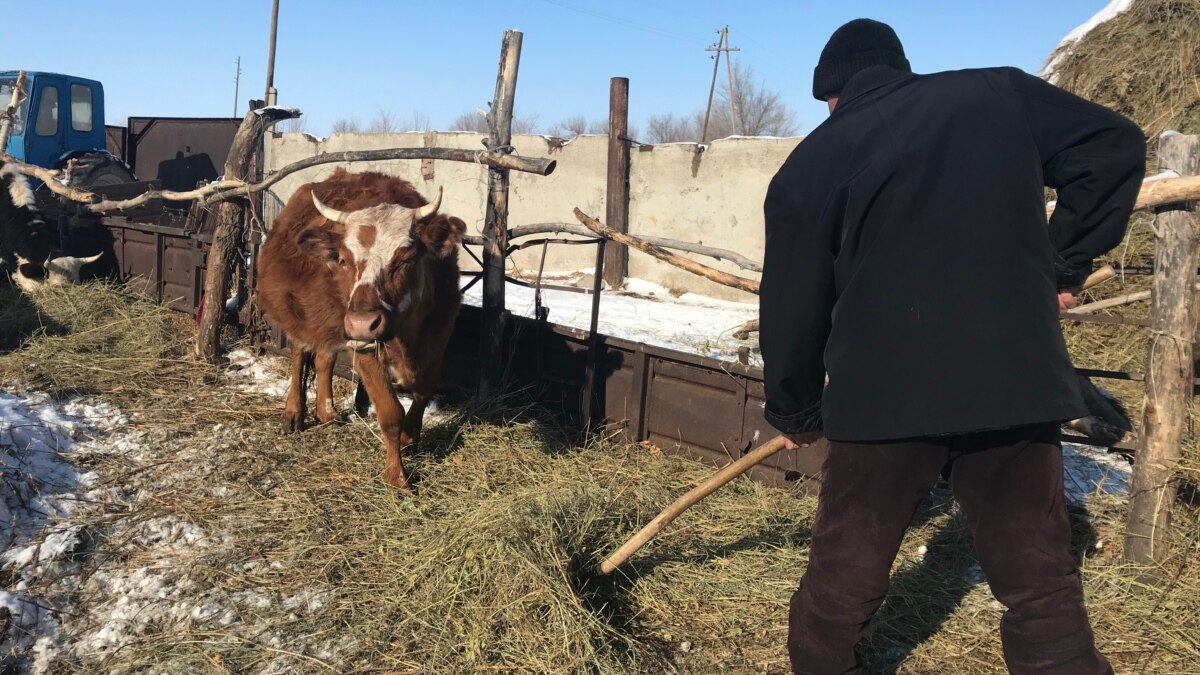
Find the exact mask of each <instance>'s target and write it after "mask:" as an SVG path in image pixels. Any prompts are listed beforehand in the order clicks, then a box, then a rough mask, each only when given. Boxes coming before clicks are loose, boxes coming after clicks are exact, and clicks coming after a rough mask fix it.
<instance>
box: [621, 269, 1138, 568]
mask: <svg viewBox="0 0 1200 675" xmlns="http://www.w3.org/2000/svg"><path fill="white" fill-rule="evenodd" d="M1115 276H1117V273H1116V270H1114V269H1113V267H1112V265H1105V266H1104V267H1101V268H1100V269H1098V270H1096V271H1095V272H1092V273H1091V274H1090V275H1089V276H1088V278H1087V279H1086V280H1085V281H1084V282H1083V285H1082V287H1081V289H1080V290H1087V289H1089V288H1093V287H1095V286H1098V285H1099V284H1102V283H1104V282H1105V281H1108V280H1109V279H1112V278H1113V277H1115ZM785 447H787V446H786V444H785V441H784V438H783V437H782V436H779V437H776V438H774V439H772V440H770V441H768V442H767V443H765V444H763V445H760V446H758V447H757V448H755V449H753V450H751V451H750V452H748V453H746V454H745V455H743V456H742V458H741V459H739V460H737V461H736V462H733V463H732V464H730V465H728V466H726V467H725V468H723V469H721V470H720V471H718V472H717V473H716V474H714V475H713V476H712V477H711V478H709V479H707V480H705V481H704V482H703V483H701V484H699V485H697V486H696V487H694V488H692V489H691V490H689V491H688V492H687V494H685V495H683V496H682V497H680V498H679V499H676V500H675V502H674V503H673V504H671V505H670V506H668V507H667V508H665V509H663V511H662V513H660V514H658V515H657V516H655V518H654V520H652V521H650V522H649V523H648V524H647V525H646V526H645V527H643V528H642V529H641V530H639V531H638V533H637V534H635V535H633V536H632V537H630V538H629V540H628V541H626V542H625V543H624V544H622V545H621V548H618V549H617V550H616V551H615V552H613V554H612V555H610V556H608V558H606V559H605V560H604V562H602V563H600V573H601V574H612V572H613V570H615V569H617V567H619V566H620V565H621V563H623V562H625V561H626V560H628V559H629V557H630V556H632V555H633V554H634V553H636V552H637V551H638V549H640V548H642V547H643V546H645V545H646V544H647V543H648V542H649V541H650V540H651V539H653V538H654V537H655V536H656V535H658V533H659V532H662V529H663V528H664V527H666V526H667V525H669V524H670V523H671V521H673V520H675V519H676V518H678V517H679V515H680V514H682V513H683V512H684V511H686V510H688V509H690V508H691V507H693V506H695V505H696V503H697V502H699V501H700V500H701V499H704V498H705V497H707V496H709V495H710V494H712V493H714V492H716V491H717V490H718V489H720V488H721V486H723V485H725V484H726V483H728V482H729V481H731V480H733V479H734V478H737V477H738V476H740V475H742V474H743V473H745V472H747V471H749V470H750V467H752V466H755V465H756V464H760V463H761V462H762V461H763V460H765V459H766V458H768V457H770V456H771V455H774V454H775V453H777V452H779V451H780V450H783V449H784V448H785Z"/></svg>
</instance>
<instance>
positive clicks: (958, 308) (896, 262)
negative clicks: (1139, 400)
mask: <svg viewBox="0 0 1200 675" xmlns="http://www.w3.org/2000/svg"><path fill="white" fill-rule="evenodd" d="M1144 163H1145V140H1144V138H1143V136H1142V133H1141V131H1140V130H1139V129H1138V128H1137V126H1135V125H1134V124H1133V123H1132V122H1130V121H1129V120H1127V119H1126V118H1124V117H1122V116H1121V115H1118V114H1116V113H1114V112H1112V111H1110V110H1108V109H1106V108H1104V107H1101V106H1099V105H1096V104H1093V103H1090V102H1088V101H1085V100H1084V99H1081V98H1079V97H1076V96H1074V95H1072V94H1070V93H1067V92H1065V91H1063V90H1061V89H1059V88H1057V87H1055V86H1053V85H1051V84H1048V83H1046V82H1044V81H1042V80H1040V79H1038V78H1036V77H1033V76H1031V75H1028V74H1026V73H1023V72H1022V71H1020V70H1017V69H1014V68H994V69H985V70H965V71H955V72H945V73H937V74H932V75H913V74H911V73H905V72H901V71H897V70H894V69H891V68H887V67H882V66H879V67H873V68H868V69H866V70H863V71H861V72H859V73H858V74H856V75H855V76H854V77H853V78H851V80H850V81H849V82H848V83H847V84H846V87H845V89H844V90H843V92H842V95H841V97H840V100H839V102H838V105H837V107H836V109H835V110H834V112H833V113H832V114H831V115H830V117H829V118H828V119H827V120H826V121H825V122H824V123H823V124H821V126H820V127H818V128H817V129H815V130H814V131H813V132H812V134H810V135H809V136H808V137H807V138H805V139H804V140H803V141H802V142H801V143H800V144H799V145H798V146H797V147H796V150H795V151H794V152H793V153H792V154H791V156H790V157H789V158H788V159H787V161H786V162H785V163H784V165H783V167H782V168H780V170H779V172H778V173H777V174H776V175H775V177H774V179H773V180H772V181H771V185H770V188H769V190H768V192H767V198H766V203H765V215H766V256H765V261H764V265H763V277H762V286H761V290H760V315H761V316H760V318H761V322H762V324H761V330H762V332H761V343H762V354H763V360H764V373H765V377H766V398H767V403H766V417H767V420H768V421H769V422H770V423H771V424H772V425H773V426H775V427H776V428H778V429H779V430H781V431H783V432H786V433H797V432H802V431H815V430H820V429H824V432H825V435H826V436H827V437H828V438H830V439H832V440H840V441H875V440H886V439H900V438H911V437H918V436H926V435H941V434H953V433H960V432H969V431H977V430H983V429H993V428H1003V427H1010V426H1016V425H1021V424H1031V423H1036V422H1049V421H1060V420H1067V419H1073V418H1076V417H1080V416H1083V415H1084V414H1086V412H1087V409H1086V408H1085V406H1084V404H1083V401H1082V398H1081V395H1080V391H1079V388H1078V383H1077V379H1076V377H1075V374H1074V371H1073V369H1072V365H1071V362H1070V359H1069V358H1068V356H1067V349H1066V345H1065V342H1064V340H1063V337H1062V332H1061V328H1060V326H1059V319H1058V302H1057V294H1058V291H1059V289H1066V288H1072V287H1077V286H1078V285H1079V284H1080V283H1081V282H1082V281H1083V279H1084V278H1085V277H1086V276H1087V275H1088V274H1089V273H1090V272H1091V270H1092V263H1093V260H1094V259H1095V258H1096V257H1098V256H1100V255H1102V254H1104V253H1106V252H1108V251H1109V250H1111V249H1112V248H1113V247H1115V246H1116V245H1117V244H1118V243H1119V242H1120V241H1121V239H1122V238H1123V236H1124V234H1125V230H1126V227H1127V226H1128V221H1129V215H1130V213H1131V211H1132V208H1133V203H1134V200H1135V198H1136V196H1137V192H1138V189H1139V185H1140V182H1141V180H1142V177H1143V173H1144ZM1043 186H1050V187H1053V188H1056V189H1057V190H1058V206H1057V208H1056V210H1055V212H1054V215H1053V216H1052V217H1051V218H1050V222H1049V224H1048V225H1047V222H1046V213H1045V202H1044V190H1043ZM826 374H828V385H827V386H826V384H825V378H826Z"/></svg>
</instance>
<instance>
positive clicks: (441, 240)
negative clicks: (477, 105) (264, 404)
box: [257, 168, 466, 488]
mask: <svg viewBox="0 0 1200 675" xmlns="http://www.w3.org/2000/svg"><path fill="white" fill-rule="evenodd" d="M440 202H441V191H440V190H439V192H438V196H437V198H436V199H434V201H433V202H432V203H427V202H426V200H425V199H424V198H423V197H422V196H421V195H420V193H418V192H417V190H416V188H414V187H413V186H412V185H411V184H410V183H408V182H406V181H404V180H401V179H399V178H395V177H393V176H388V175H385V174H381V173H349V172H347V171H345V170H344V169H342V168H338V169H337V170H336V171H335V172H334V173H333V175H331V176H330V177H329V178H327V179H326V180H324V181H321V182H319V183H309V184H306V185H303V186H301V187H300V188H299V189H298V190H296V192H295V194H293V195H292V197H291V199H290V200H289V201H288V203H287V205H286V206H285V207H284V208H283V210H282V211H280V213H279V216H278V217H277V218H276V219H275V223H274V225H273V226H272V229H271V232H270V234H269V235H268V236H267V240H266V242H265V243H264V244H263V248H262V251H261V254H260V257H259V260H258V270H259V277H258V284H257V288H258V295H259V298H260V300H261V304H262V308H263V312H264V313H265V314H266V316H267V318H269V319H270V320H272V321H273V322H275V324H276V325H278V326H279V328H280V329H281V330H283V332H284V333H286V334H287V336H288V340H289V341H290V342H291V343H292V378H291V388H290V390H289V391H288V397H287V404H286V406H285V409H284V414H283V428H284V430H285V431H299V430H300V429H301V427H302V425H303V422H304V411H305V404H306V398H307V395H306V392H305V389H304V383H305V371H306V370H307V368H308V365H309V364H310V363H311V362H312V360H313V359H314V357H315V361H316V369H317V378H316V379H317V419H319V420H320V421H321V422H322V423H327V422H332V421H335V420H337V419H339V414H338V412H337V411H336V410H334V407H333V364H334V360H335V359H336V357H337V354H338V352H340V351H347V350H348V351H351V352H353V355H354V357H353V363H354V368H355V370H356V371H357V372H358V374H359V376H360V378H361V382H362V385H363V386H364V387H365V389H366V391H367V394H368V395H369V396H370V399H371V403H372V404H373V405H374V406H375V412H376V414H377V416H378V418H379V427H380V430H381V431H382V432H383V436H384V439H385V441H386V443H387V466H386V470H385V473H384V480H385V481H386V482H387V483H388V484H390V485H393V486H395V487H398V488H405V487H407V486H408V478H407V476H406V475H405V471H404V465H403V462H402V460H401V453H402V452H403V450H404V449H405V448H406V447H408V446H410V445H415V444H416V443H417V441H418V440H419V438H420V433H421V419H422V417H423V415H424V412H425V406H426V404H427V403H428V402H429V399H430V397H431V396H432V395H433V393H434V391H435V389H436V388H437V386H438V383H439V381H440V379H441V367H442V355H443V353H444V351H445V348H446V343H447V341H448V340H449V337H450V332H451V330H452V329H453V327H454V320H455V317H456V316H457V315H458V309H459V305H460V303H461V297H462V294H461V292H460V291H459V287H458V281H459V275H458V245H459V243H460V242H461V240H462V236H463V233H464V232H465V231H466V225H465V224H464V223H463V221H462V220H460V219H458V218H454V217H450V216H446V215H444V214H439V213H438V212H437V210H438V206H439V205H440ZM393 381H395V382H398V383H399V384H400V385H402V386H404V387H406V388H407V389H409V390H410V391H411V392H412V396H413V404H412V407H411V408H410V409H409V410H408V412H407V414H405V410H404V407H403V406H402V405H401V404H400V402H399V401H398V400H397V398H396V395H395V393H394V392H393V390H392V384H393Z"/></svg>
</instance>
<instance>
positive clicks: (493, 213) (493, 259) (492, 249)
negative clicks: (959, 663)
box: [479, 30, 521, 396]
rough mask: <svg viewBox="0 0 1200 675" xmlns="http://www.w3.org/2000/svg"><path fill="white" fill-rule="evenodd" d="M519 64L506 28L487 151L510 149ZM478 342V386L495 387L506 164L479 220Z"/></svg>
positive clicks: (500, 348) (514, 38) (498, 382)
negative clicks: (481, 242)
mask: <svg viewBox="0 0 1200 675" xmlns="http://www.w3.org/2000/svg"><path fill="white" fill-rule="evenodd" d="M520 63H521V33H520V31H515V30H508V31H505V32H504V39H503V41H502V42H501V45H500V67H499V72H498V73H497V74H496V95H495V96H494V97H493V99H492V107H491V112H489V113H488V126H489V130H490V135H489V137H488V141H487V147H488V150H491V151H492V152H495V153H497V154H501V155H506V154H508V153H509V152H511V148H510V145H511V143H512V118H513V104H514V100H515V98H516V94H517V71H518V69H519V67H520ZM483 239H484V245H483V338H482V339H483V344H482V345H481V361H480V362H481V364H482V368H480V382H479V391H480V394H481V395H483V396H487V395H489V394H491V393H494V392H496V391H497V390H499V389H500V388H501V386H502V379H503V377H504V370H505V368H504V364H505V359H504V333H505V324H506V323H507V318H508V316H507V315H508V312H507V310H506V309H505V304H504V260H505V250H506V249H507V248H508V169H505V168H502V167H496V166H492V167H489V168H488V201H487V209H486V212H485V214H484V223H483Z"/></svg>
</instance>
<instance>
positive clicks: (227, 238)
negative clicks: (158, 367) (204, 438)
mask: <svg viewBox="0 0 1200 675" xmlns="http://www.w3.org/2000/svg"><path fill="white" fill-rule="evenodd" d="M295 116H296V111H295V110H288V109H285V108H260V109H258V110H251V111H250V112H248V113H246V116H245V117H244V118H242V124H241V126H240V127H238V130H237V133H236V134H235V135H234V137H233V144H232V145H231V146H230V148H229V157H228V159H226V161H225V177H226V178H227V179H233V180H240V181H244V180H246V177H247V174H248V173H249V171H250V163H251V161H252V160H253V159H254V155H255V154H256V151H257V150H258V147H259V140H260V139H261V137H262V135H263V134H264V133H266V131H267V129H270V128H271V126H272V125H274V124H275V123H276V122H278V121H280V120H285V119H291V118H292V117H295ZM244 216H245V209H243V208H242V204H241V203H240V202H234V201H227V202H223V203H222V204H221V206H220V208H219V209H218V211H217V227H216V229H215V231H214V232H213V242H212V247H211V248H209V250H208V262H207V263H206V269H205V272H204V297H203V299H202V300H201V302H202V303H203V304H202V314H201V317H200V327H199V335H198V336H197V339H196V354H197V356H199V357H200V358H202V359H204V360H206V361H209V362H216V360H217V358H218V356H219V355H220V350H221V325H222V323H223V319H224V314H225V299H226V296H227V295H229V277H230V275H231V274H232V272H233V261H234V256H235V255H236V254H237V251H238V250H239V249H240V248H241V244H242V238H243V235H244V232H243V229H244V228H243V225H244V223H245V218H244Z"/></svg>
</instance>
